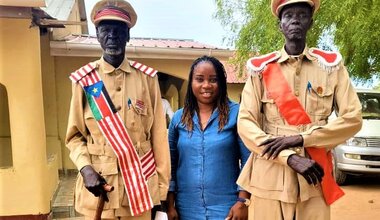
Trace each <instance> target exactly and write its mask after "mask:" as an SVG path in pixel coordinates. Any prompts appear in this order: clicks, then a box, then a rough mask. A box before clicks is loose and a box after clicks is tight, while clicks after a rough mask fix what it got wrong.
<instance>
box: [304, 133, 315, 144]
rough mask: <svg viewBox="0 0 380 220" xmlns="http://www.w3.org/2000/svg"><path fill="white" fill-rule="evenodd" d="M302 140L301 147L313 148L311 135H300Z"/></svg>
mask: <svg viewBox="0 0 380 220" xmlns="http://www.w3.org/2000/svg"><path fill="white" fill-rule="evenodd" d="M302 138H303V146H304V147H309V146H314V145H315V144H314V143H315V142H314V138H313V137H312V136H311V135H307V134H302Z"/></svg>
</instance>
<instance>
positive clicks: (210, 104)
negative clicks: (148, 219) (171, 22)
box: [168, 56, 250, 220]
mask: <svg viewBox="0 0 380 220" xmlns="http://www.w3.org/2000/svg"><path fill="white" fill-rule="evenodd" d="M238 111H239V105H238V104H237V103H235V102H232V101H230V100H229V99H228V95H227V80H226V71H225V69H224V67H223V64H222V63H221V62H220V61H219V60H217V59H216V58H214V57H209V56H203V57H200V58H198V59H196V60H195V61H194V63H193V65H192V66H191V70H190V74H189V84H188V88H187V94H186V97H185V104H184V108H182V109H179V110H178V111H177V112H176V113H175V114H174V116H173V118H172V121H171V123H170V126H169V144H170V153H171V167H172V180H171V182H170V189H169V193H168V217H169V220H175V219H180V220H206V219H207V220H224V219H231V220H232V219H234V220H235V219H239V220H240V219H241V220H246V219H247V216H248V208H247V206H248V205H249V197H250V194H249V193H248V192H246V191H243V190H241V189H239V188H238V186H237V185H236V180H237V178H238V176H239V173H240V170H241V167H242V166H243V165H244V164H245V162H246V160H247V159H248V157H249V151H248V150H247V149H246V147H245V146H244V144H243V142H242V141H241V140H240V138H239V136H238V134H237V126H236V123H237V115H238Z"/></svg>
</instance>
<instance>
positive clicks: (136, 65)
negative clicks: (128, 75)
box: [129, 60, 158, 77]
mask: <svg viewBox="0 0 380 220" xmlns="http://www.w3.org/2000/svg"><path fill="white" fill-rule="evenodd" d="M129 64H130V65H131V66H132V67H133V68H135V69H138V70H140V71H141V72H143V73H145V74H146V75H148V76H151V77H154V76H155V75H156V74H157V72H158V71H157V70H155V69H153V68H151V67H149V66H145V65H144V64H141V63H139V62H136V61H133V60H130V61H129Z"/></svg>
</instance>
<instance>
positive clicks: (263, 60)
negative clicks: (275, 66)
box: [247, 51, 281, 74]
mask: <svg viewBox="0 0 380 220" xmlns="http://www.w3.org/2000/svg"><path fill="white" fill-rule="evenodd" d="M280 57H281V53H280V52H278V51H275V52H272V53H268V54H265V55H263V56H258V57H252V58H250V59H249V60H248V61H247V69H248V72H249V73H250V74H260V73H261V72H262V71H263V70H264V68H265V66H266V65H267V64H268V63H271V62H274V61H276V60H278V59H279V58H280Z"/></svg>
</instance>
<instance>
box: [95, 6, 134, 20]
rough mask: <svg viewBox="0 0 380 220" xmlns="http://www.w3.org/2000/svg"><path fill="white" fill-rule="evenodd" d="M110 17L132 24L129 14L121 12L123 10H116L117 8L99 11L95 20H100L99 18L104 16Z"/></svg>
mask: <svg viewBox="0 0 380 220" xmlns="http://www.w3.org/2000/svg"><path fill="white" fill-rule="evenodd" d="M110 15H111V16H116V17H119V18H122V19H124V20H126V21H127V22H129V23H130V22H131V18H130V17H129V14H128V13H127V12H125V11H121V10H119V9H115V8H105V9H103V10H101V11H99V12H98V13H97V14H96V15H95V20H98V19H99V18H101V17H103V16H110Z"/></svg>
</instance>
